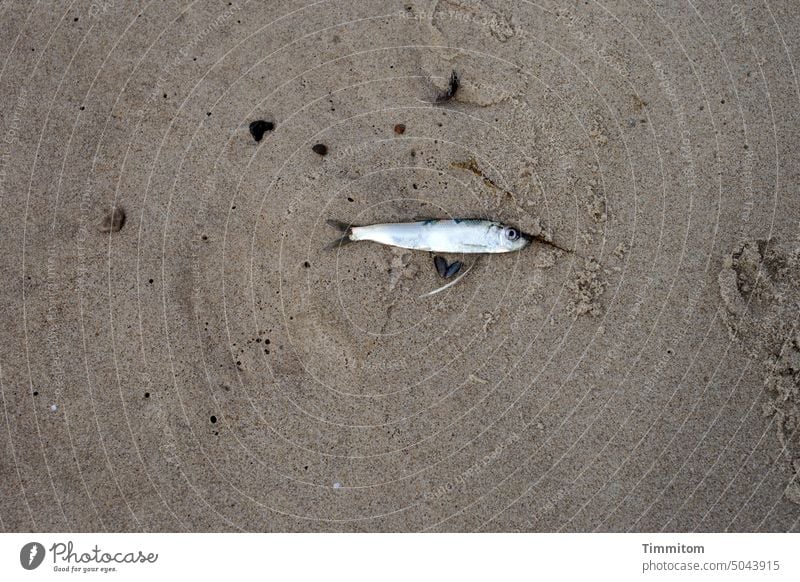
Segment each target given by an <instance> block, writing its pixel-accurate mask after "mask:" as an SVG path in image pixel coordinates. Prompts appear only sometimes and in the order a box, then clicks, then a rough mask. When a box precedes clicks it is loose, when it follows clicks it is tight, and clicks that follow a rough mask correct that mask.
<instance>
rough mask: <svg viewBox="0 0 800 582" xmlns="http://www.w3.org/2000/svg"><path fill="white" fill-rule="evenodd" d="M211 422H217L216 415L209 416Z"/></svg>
mask: <svg viewBox="0 0 800 582" xmlns="http://www.w3.org/2000/svg"><path fill="white" fill-rule="evenodd" d="M211 424H217V417H216V416H212V417H211Z"/></svg>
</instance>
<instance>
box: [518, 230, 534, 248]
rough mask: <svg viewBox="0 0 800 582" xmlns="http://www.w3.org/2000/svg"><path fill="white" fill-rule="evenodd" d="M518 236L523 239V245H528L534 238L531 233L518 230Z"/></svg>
mask: <svg viewBox="0 0 800 582" xmlns="http://www.w3.org/2000/svg"><path fill="white" fill-rule="evenodd" d="M519 238H521V239H522V240H524V241H525V246H528V245H529V244H531V243H532V242H533V240H534V237H533V235H530V234H527V233H524V232H520V233H519Z"/></svg>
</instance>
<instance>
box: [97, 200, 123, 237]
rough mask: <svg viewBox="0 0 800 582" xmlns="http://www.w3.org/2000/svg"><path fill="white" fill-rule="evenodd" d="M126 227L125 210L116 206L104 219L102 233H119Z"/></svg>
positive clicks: (101, 226)
mask: <svg viewBox="0 0 800 582" xmlns="http://www.w3.org/2000/svg"><path fill="white" fill-rule="evenodd" d="M123 226H125V210H123V209H122V208H120V207H118V206H115V207H114V208H112V209H111V211H110V212H109V213H108V214H106V216H105V218H103V223H102V224H101V225H100V232H119V231H120V230H122V227H123Z"/></svg>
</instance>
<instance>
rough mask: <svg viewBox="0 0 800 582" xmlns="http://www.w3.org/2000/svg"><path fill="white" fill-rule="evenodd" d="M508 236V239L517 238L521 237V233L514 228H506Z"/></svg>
mask: <svg viewBox="0 0 800 582" xmlns="http://www.w3.org/2000/svg"><path fill="white" fill-rule="evenodd" d="M506 238H507V239H508V240H517V239H518V238H519V233H518V232H517V231H516V230H515V229H513V228H507V229H506Z"/></svg>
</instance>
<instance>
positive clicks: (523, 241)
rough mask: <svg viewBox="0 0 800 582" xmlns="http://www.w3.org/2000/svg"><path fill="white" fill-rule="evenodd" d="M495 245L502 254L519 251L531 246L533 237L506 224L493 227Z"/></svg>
mask: <svg viewBox="0 0 800 582" xmlns="http://www.w3.org/2000/svg"><path fill="white" fill-rule="evenodd" d="M493 230H494V231H495V237H496V244H497V246H498V247H499V248H501V249H503V251H504V252H511V251H519V250H522V249H524V248H525V247H526V246H528V245H529V244H531V241H532V240H533V237H532V236H531V235H529V234H525V233H524V232H522V231H521V230H520V229H518V228H516V227H514V226H509V225H507V224H496V225H495V226H494V229H493Z"/></svg>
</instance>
